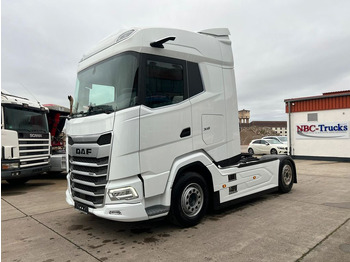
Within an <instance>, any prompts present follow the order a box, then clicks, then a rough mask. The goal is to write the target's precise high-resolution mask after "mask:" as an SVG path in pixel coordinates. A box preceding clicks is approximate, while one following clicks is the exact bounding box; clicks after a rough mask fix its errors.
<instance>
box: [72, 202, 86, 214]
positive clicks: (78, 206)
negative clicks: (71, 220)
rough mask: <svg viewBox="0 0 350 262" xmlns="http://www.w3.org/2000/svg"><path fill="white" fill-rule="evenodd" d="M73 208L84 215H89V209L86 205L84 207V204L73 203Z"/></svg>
mask: <svg viewBox="0 0 350 262" xmlns="http://www.w3.org/2000/svg"><path fill="white" fill-rule="evenodd" d="M74 207H75V208H76V209H78V210H79V211H81V212H84V213H86V214H87V213H89V208H88V206H87V205H84V204H82V203H78V202H75V204H74Z"/></svg>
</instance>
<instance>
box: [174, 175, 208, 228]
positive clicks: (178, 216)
mask: <svg viewBox="0 0 350 262" xmlns="http://www.w3.org/2000/svg"><path fill="white" fill-rule="evenodd" d="M191 183H196V184H198V185H199V186H200V187H201V188H202V191H203V199H204V200H203V201H204V202H203V206H202V208H201V210H200V212H199V213H198V214H197V215H196V216H194V217H189V216H187V215H186V214H185V213H184V212H183V210H182V208H181V196H182V193H183V191H184V190H185V188H186V187H187V186H188V185H190V184H191ZM208 194H209V193H208V187H207V183H206V181H205V179H204V178H203V177H202V176H201V175H199V174H198V173H195V172H187V173H184V174H181V177H180V178H179V179H178V180H177V181H176V182H175V185H174V186H173V190H172V194H171V207H170V211H169V216H168V218H169V220H170V221H171V222H172V223H174V224H176V225H178V226H180V227H192V226H195V225H197V224H198V223H199V222H200V221H201V219H202V218H203V217H204V215H205V214H206V212H207V209H208V202H209V201H208V200H209V195H208Z"/></svg>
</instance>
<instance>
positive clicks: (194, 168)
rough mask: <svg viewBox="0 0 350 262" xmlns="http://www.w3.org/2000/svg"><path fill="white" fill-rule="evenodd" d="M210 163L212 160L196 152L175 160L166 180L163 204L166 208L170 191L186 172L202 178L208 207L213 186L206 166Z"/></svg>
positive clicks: (170, 194)
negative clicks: (196, 174) (207, 194)
mask: <svg viewBox="0 0 350 262" xmlns="http://www.w3.org/2000/svg"><path fill="white" fill-rule="evenodd" d="M212 163H213V162H212V160H211V159H210V158H209V157H208V156H207V155H206V154H205V153H204V152H196V153H195V154H191V155H188V156H184V157H181V158H179V159H177V160H175V161H174V163H173V165H172V168H171V170H170V175H169V178H168V183H167V187H166V200H165V204H166V205H167V206H170V205H171V197H172V189H173V187H174V185H175V183H176V182H177V181H178V179H179V178H180V177H181V176H183V175H185V174H186V173H188V172H195V173H198V174H199V175H200V176H202V177H203V178H204V180H205V182H206V184H207V187H208V192H209V201H210V202H209V206H210V203H211V200H212V193H213V191H214V190H213V188H214V186H213V178H212V175H211V172H210V171H209V169H208V168H207V166H209V165H210V164H212Z"/></svg>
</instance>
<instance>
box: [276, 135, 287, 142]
mask: <svg viewBox="0 0 350 262" xmlns="http://www.w3.org/2000/svg"><path fill="white" fill-rule="evenodd" d="M278 138H279V140H281V141H282V142H288V138H287V137H286V136H279V137H278Z"/></svg>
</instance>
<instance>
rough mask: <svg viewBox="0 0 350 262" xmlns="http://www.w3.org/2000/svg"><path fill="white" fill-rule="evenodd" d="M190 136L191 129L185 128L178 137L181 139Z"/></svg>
mask: <svg viewBox="0 0 350 262" xmlns="http://www.w3.org/2000/svg"><path fill="white" fill-rule="evenodd" d="M190 135H191V128H190V127H187V128H185V129H183V130H182V132H181V134H180V137H181V138H183V137H186V136H190Z"/></svg>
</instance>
